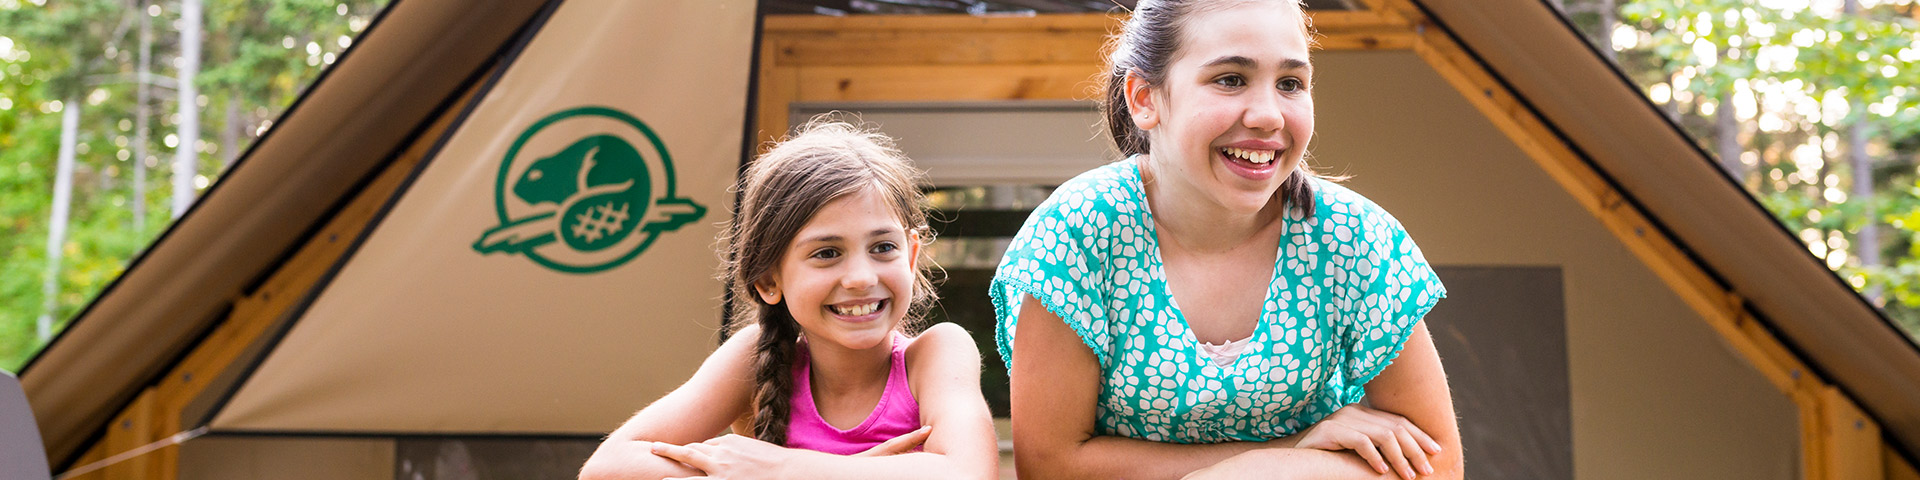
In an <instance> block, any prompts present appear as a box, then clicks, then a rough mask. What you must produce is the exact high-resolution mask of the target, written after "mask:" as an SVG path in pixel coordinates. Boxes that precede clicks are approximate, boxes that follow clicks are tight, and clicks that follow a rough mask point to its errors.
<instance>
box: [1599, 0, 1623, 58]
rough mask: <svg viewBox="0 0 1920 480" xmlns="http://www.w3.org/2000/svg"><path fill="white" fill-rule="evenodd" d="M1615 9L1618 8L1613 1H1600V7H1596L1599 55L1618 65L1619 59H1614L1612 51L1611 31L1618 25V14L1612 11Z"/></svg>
mask: <svg viewBox="0 0 1920 480" xmlns="http://www.w3.org/2000/svg"><path fill="white" fill-rule="evenodd" d="M1617 8H1618V6H1617V5H1615V2H1614V0H1600V5H1599V6H1598V9H1599V12H1600V54H1601V55H1606V57H1607V60H1609V61H1612V62H1614V63H1616V64H1618V63H1620V59H1618V58H1615V56H1616V54H1615V53H1614V51H1613V29H1614V28H1616V26H1617V25H1619V24H1620V20H1619V18H1618V17H1619V16H1620V14H1619V12H1616V11H1614V10H1615V9H1617Z"/></svg>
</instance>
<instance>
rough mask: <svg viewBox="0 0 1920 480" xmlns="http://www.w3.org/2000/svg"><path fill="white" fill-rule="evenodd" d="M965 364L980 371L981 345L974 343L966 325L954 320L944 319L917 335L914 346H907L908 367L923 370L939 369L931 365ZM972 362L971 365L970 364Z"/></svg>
mask: <svg viewBox="0 0 1920 480" xmlns="http://www.w3.org/2000/svg"><path fill="white" fill-rule="evenodd" d="M955 363H958V364H961V365H957V366H960V367H964V368H971V369H974V370H978V369H979V368H980V367H979V364H980V348H979V347H978V346H976V345H974V343H973V334H970V333H967V330H966V329H965V328H960V325H958V324H954V323H951V322H941V323H939V324H935V325H934V326H932V327H928V328H927V330H926V331H925V332H921V333H920V336H919V337H915V338H914V340H913V344H912V345H908V346H907V368H908V369H909V370H912V371H920V370H922V369H924V368H937V367H935V366H934V365H928V364H936V365H938V364H955ZM968 364H970V365H968Z"/></svg>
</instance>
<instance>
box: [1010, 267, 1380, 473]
mask: <svg viewBox="0 0 1920 480" xmlns="http://www.w3.org/2000/svg"><path fill="white" fill-rule="evenodd" d="M1020 305H1021V308H1020V321H1019V322H1018V323H1017V324H1016V325H1015V327H1014V328H1015V334H1014V337H1013V338H1014V340H1013V342H1014V344H1013V351H1014V354H1013V372H1012V374H1011V375H1010V376H1011V377H1012V383H1013V388H1012V396H1013V398H1012V403H1013V419H1014V422H1013V441H1014V444H1013V445H1014V458H1015V460H1014V466H1015V467H1016V468H1018V469H1019V470H1020V476H1022V477H1033V478H1120V477H1125V478H1181V477H1183V476H1186V475H1188V474H1190V473H1193V472H1195V471H1199V470H1202V469H1206V468H1208V467H1213V466H1215V465H1216V464H1220V463H1222V462H1225V461H1227V460H1228V459H1235V463H1243V462H1244V463H1252V462H1255V461H1258V462H1261V463H1265V464H1266V465H1264V466H1271V467H1275V468H1280V469H1279V470H1268V471H1266V472H1265V474H1266V475H1275V474H1279V473H1282V472H1285V471H1301V470H1305V471H1319V472H1325V473H1328V474H1346V473H1351V474H1353V475H1355V476H1360V475H1371V474H1373V470H1372V469H1371V468H1369V467H1367V465H1366V463H1365V462H1363V461H1361V460H1360V458H1359V457H1358V456H1355V455H1354V454H1352V453H1349V452H1328V451H1324V450H1313V449H1296V448H1289V447H1292V446H1293V440H1294V439H1293V437H1288V438H1280V439H1275V440H1270V441H1267V442H1230V443H1214V444H1192V445H1189V444H1172V443H1162V442H1153V441H1147V440H1140V439H1134V438H1127V437H1116V436H1105V435H1098V434H1096V433H1095V430H1094V415H1095V411H1096V410H1095V409H1096V405H1095V403H1096V402H1098V401H1099V393H1100V383H1101V381H1100V380H1101V379H1100V376H1101V371H1100V363H1099V360H1098V359H1097V358H1095V357H1094V355H1093V352H1092V350H1090V349H1088V348H1087V347H1086V345H1085V344H1083V343H1081V341H1080V338H1079V336H1078V334H1076V333H1074V331H1073V329H1072V328H1070V327H1068V326H1067V324H1066V322H1064V321H1062V320H1061V319H1060V317H1059V316H1057V315H1055V314H1054V313H1053V312H1050V311H1048V310H1047V309H1046V307H1044V306H1042V305H1041V302H1040V301H1038V300H1035V299H1033V298H1032V297H1027V298H1025V299H1024V300H1023V301H1022V302H1021V303H1020ZM1255 451H1274V452H1277V453H1276V454H1273V455H1248V456H1245V457H1244V458H1242V457H1241V454H1246V453H1249V452H1255ZM1345 457H1353V458H1351V459H1348V458H1345ZM1269 460H1271V462H1268V461H1269ZM1228 466H1231V465H1228ZM1361 478H1366V477H1361Z"/></svg>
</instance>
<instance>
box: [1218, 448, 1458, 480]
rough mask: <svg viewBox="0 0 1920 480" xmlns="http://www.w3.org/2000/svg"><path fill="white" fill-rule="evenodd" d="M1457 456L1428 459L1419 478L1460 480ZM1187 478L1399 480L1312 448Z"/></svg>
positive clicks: (1353, 458)
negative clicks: (1427, 472) (1427, 469)
mask: <svg viewBox="0 0 1920 480" xmlns="http://www.w3.org/2000/svg"><path fill="white" fill-rule="evenodd" d="M1457 459H1458V456H1456V455H1452V454H1449V453H1442V454H1441V455H1436V456H1434V457H1431V461H1432V462H1433V468H1434V472H1433V474H1432V475H1421V476H1419V477H1417V478H1419V479H1428V478H1433V479H1457V478H1461V473H1460V468H1459V466H1460V462H1458V461H1456V460H1457ZM1187 478H1190V479H1215V480H1219V479H1237V478H1283V479H1291V478H1314V479H1319V478H1327V479H1382V480H1399V479H1400V477H1399V476H1398V475H1396V474H1393V473H1380V472H1378V471H1375V470H1374V469H1373V467H1372V466H1369V465H1367V461H1366V460H1364V459H1361V458H1360V455H1359V454H1356V453H1354V452H1353V451H1351V450H1341V451H1327V450H1320V449H1314V448H1262V449H1257V450H1251V451H1248V452H1245V453H1242V454H1239V455H1235V456H1233V458H1229V459H1227V460H1226V461H1222V462H1220V463H1218V464H1214V465H1213V466H1211V467H1208V468H1206V469H1204V470H1200V471H1196V472H1194V473H1193V475H1191V476H1189V477H1187Z"/></svg>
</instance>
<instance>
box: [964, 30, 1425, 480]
mask: <svg viewBox="0 0 1920 480" xmlns="http://www.w3.org/2000/svg"><path fill="white" fill-rule="evenodd" d="M1311 43H1312V42H1311V39H1310V38H1309V36H1308V32H1307V26H1306V16H1305V12H1304V11H1302V7H1301V6H1300V4H1299V3H1298V1H1297V0H1140V1H1139V2H1138V4H1137V6H1136V8H1135V9H1134V11H1133V15H1132V17H1131V18H1129V19H1128V21H1127V24H1126V25H1125V27H1124V28H1123V29H1122V31H1121V32H1120V33H1119V34H1118V35H1117V37H1116V38H1115V41H1114V49H1113V52H1112V54H1111V57H1110V65H1111V67H1112V69H1111V70H1110V72H1109V73H1108V78H1107V81H1108V95H1107V98H1106V105H1105V107H1106V110H1107V123H1108V126H1109V128H1110V130H1111V133H1112V136H1113V139H1114V142H1115V143H1116V144H1117V146H1118V147H1119V149H1120V151H1121V152H1123V153H1125V154H1127V155H1129V158H1127V159H1126V160H1124V161H1120V162H1115V163H1112V164H1109V165H1107V166H1103V167H1100V168H1097V169H1094V170H1092V171H1089V172H1086V173H1084V174H1081V175H1080V176H1078V177H1076V178H1074V179H1073V180H1070V181H1068V182H1066V183H1065V184H1062V185H1061V186H1060V187H1059V188H1058V189H1057V190H1055V191H1054V193H1053V195H1052V197H1051V198H1049V199H1048V200H1047V202H1045V203H1043V204H1041V205H1040V206H1039V207H1038V208H1037V209H1035V210H1034V213H1033V215H1032V217H1030V218H1028V220H1027V223H1026V225H1025V226H1024V227H1022V228H1021V230H1020V233H1019V234H1018V235H1016V236H1015V237H1014V239H1013V241H1012V243H1011V244H1010V245H1009V247H1008V249H1007V254H1006V257H1005V259H1004V260H1003V261H1002V262H1001V264H1000V268H999V270H998V271H996V273H995V275H994V281H993V286H992V290H991V294H992V295H993V298H994V304H995V309H996V312H997V314H998V316H999V327H998V337H999V338H998V340H999V345H1000V349H1001V352H1002V354H1003V356H1005V357H1006V358H1008V362H1009V368H1010V372H1011V375H1010V377H1011V380H1012V385H1011V398H1010V400H1011V406H1012V413H1013V439H1014V448H1015V450H1014V455H1015V459H1016V462H1015V464H1016V466H1017V467H1018V468H1019V470H1020V475H1021V476H1022V477H1034V478H1115V477H1121V476H1124V477H1127V478H1177V477H1182V476H1187V477H1191V478H1375V477H1382V476H1387V477H1394V476H1397V477H1404V478H1414V477H1423V476H1429V475H1431V476H1436V477H1441V478H1458V477H1459V476H1460V475H1461V473H1460V472H1461V470H1460V464H1461V461H1462V460H1461V456H1460V447H1459V445H1460V443H1459V431H1458V426H1457V425H1456V424H1455V421H1454V412H1453V406H1452V403H1451V400H1450V399H1449V397H1448V392H1447V384H1446V376H1445V373H1444V372H1443V371H1442V370H1441V367H1440V359H1439V357H1438V355H1436V354H1435V352H1434V349H1433V343H1432V340H1431V338H1430V337H1429V336H1428V333H1427V330H1426V327H1425V325H1424V324H1422V323H1420V319H1421V317H1422V316H1424V315H1425V314H1426V313H1427V311H1428V310H1429V309H1431V308H1432V307H1433V305H1434V304H1435V302H1437V301H1438V300H1439V298H1440V297H1441V296H1444V295H1445V289H1444V288H1443V287H1442V286H1441V284H1440V280H1439V278H1437V277H1436V276H1435V275H1434V273H1433V270H1432V269H1431V268H1429V267H1428V266H1427V263H1426V260H1425V259H1424V258H1422V256H1421V255H1420V250H1419V248H1418V247H1416V246H1415V245H1414V243H1413V241H1412V240H1411V239H1410V238H1409V237H1408V235H1407V233H1406V231H1405V230H1404V229H1402V228H1401V226H1400V224H1399V222H1397V221H1395V220H1394V219H1393V217H1392V216H1391V215H1388V214H1387V213H1386V212H1385V211H1384V210H1382V209H1381V208H1380V206H1379V205H1376V204H1374V203H1372V202H1370V201H1367V200H1366V199H1365V198H1363V197H1361V196H1359V195H1358V194H1356V193H1354V192H1352V191H1350V190H1347V189H1346V188H1344V187H1341V186H1339V185H1336V184H1333V183H1331V182H1328V181H1325V180H1322V179H1320V178H1317V177H1314V176H1313V175H1312V174H1311V173H1310V172H1308V171H1307V170H1306V169H1305V167H1304V165H1303V164H1304V158H1305V157H1306V151H1307V143H1308V141H1309V140H1311V139H1312V138H1313V132H1314V130H1313V120H1314V115H1313V95H1312V92H1313V87H1312V78H1313V64H1312V62H1311V59H1310V58H1309V55H1308V54H1309V49H1310V46H1311ZM1363 396H1365V397H1366V398H1367V399H1369V400H1370V401H1371V407H1365V406H1360V405H1358V402H1359V401H1360V400H1361V398H1362V397H1363ZM1389 472H1391V473H1389Z"/></svg>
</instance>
